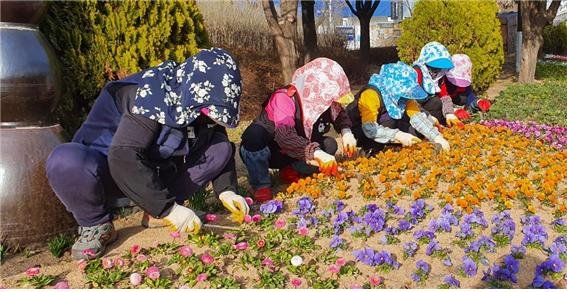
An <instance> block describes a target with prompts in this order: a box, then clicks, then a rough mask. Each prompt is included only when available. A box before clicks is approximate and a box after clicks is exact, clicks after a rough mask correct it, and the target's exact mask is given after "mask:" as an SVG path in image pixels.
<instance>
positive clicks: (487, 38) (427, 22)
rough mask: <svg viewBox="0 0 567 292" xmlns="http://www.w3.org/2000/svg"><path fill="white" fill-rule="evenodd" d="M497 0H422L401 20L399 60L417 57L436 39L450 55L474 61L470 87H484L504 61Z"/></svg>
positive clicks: (409, 59) (498, 70)
mask: <svg viewBox="0 0 567 292" xmlns="http://www.w3.org/2000/svg"><path fill="white" fill-rule="evenodd" d="M497 12H498V6H497V4H496V1H462V0H451V1H449V0H421V1H418V2H417V3H416V4H415V7H414V10H413V15H412V17H411V18H408V19H405V20H404V21H403V22H402V34H401V36H400V39H399V40H398V43H397V47H398V54H399V56H400V59H401V60H402V61H404V62H406V63H408V64H411V63H413V62H414V61H415V60H417V58H418V56H419V52H420V50H421V48H422V47H423V46H424V45H425V44H426V43H428V42H431V41H438V42H440V43H442V44H443V45H445V46H446V47H447V49H449V52H450V53H451V54H467V55H468V56H469V57H470V58H471V60H472V62H473V87H474V89H475V90H476V91H478V92H483V91H484V90H486V89H487V88H488V87H489V86H490V84H491V83H492V82H494V81H495V80H496V78H497V77H498V75H499V74H500V71H501V68H502V64H503V63H504V51H503V44H502V36H501V34H500V21H499V20H498V18H497V16H496V13H497Z"/></svg>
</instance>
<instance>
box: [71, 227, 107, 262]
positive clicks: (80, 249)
mask: <svg viewBox="0 0 567 292" xmlns="http://www.w3.org/2000/svg"><path fill="white" fill-rule="evenodd" d="M116 238H118V232H116V230H114V225H113V224H112V222H106V223H103V224H99V225H95V226H91V227H85V226H79V239H77V241H76V242H75V244H73V247H72V248H71V256H72V257H73V259H75V260H81V259H86V260H91V259H95V258H98V257H100V256H101V255H102V254H103V253H104V251H105V249H106V246H107V245H109V244H111V243H112V242H114V241H115V240H116Z"/></svg>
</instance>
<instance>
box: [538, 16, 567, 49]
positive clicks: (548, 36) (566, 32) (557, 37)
mask: <svg viewBox="0 0 567 292" xmlns="http://www.w3.org/2000/svg"><path fill="white" fill-rule="evenodd" d="M543 52H544V53H547V54H554V55H567V21H563V22H561V23H560V24H558V25H555V26H554V25H550V26H547V27H546V28H544V29H543Z"/></svg>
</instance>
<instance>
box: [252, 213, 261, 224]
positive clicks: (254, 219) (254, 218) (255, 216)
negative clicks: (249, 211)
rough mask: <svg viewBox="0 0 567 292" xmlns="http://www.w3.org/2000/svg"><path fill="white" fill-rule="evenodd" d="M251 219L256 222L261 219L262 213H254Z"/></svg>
mask: <svg viewBox="0 0 567 292" xmlns="http://www.w3.org/2000/svg"><path fill="white" fill-rule="evenodd" d="M252 221H254V222H256V223H258V222H260V221H262V215H260V214H256V215H254V216H252Z"/></svg>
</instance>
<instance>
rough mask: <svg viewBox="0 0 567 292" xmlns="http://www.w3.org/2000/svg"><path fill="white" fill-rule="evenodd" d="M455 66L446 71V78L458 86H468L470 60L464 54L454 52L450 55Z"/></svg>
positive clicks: (470, 69)
mask: <svg viewBox="0 0 567 292" xmlns="http://www.w3.org/2000/svg"><path fill="white" fill-rule="evenodd" d="M451 60H453V64H455V67H454V68H453V69H451V70H449V72H447V79H449V81H450V82H451V83H453V84H454V85H456V86H458V87H468V86H469V85H471V82H472V62H471V59H470V58H469V56H467V55H465V54H455V55H453V56H452V57H451Z"/></svg>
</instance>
